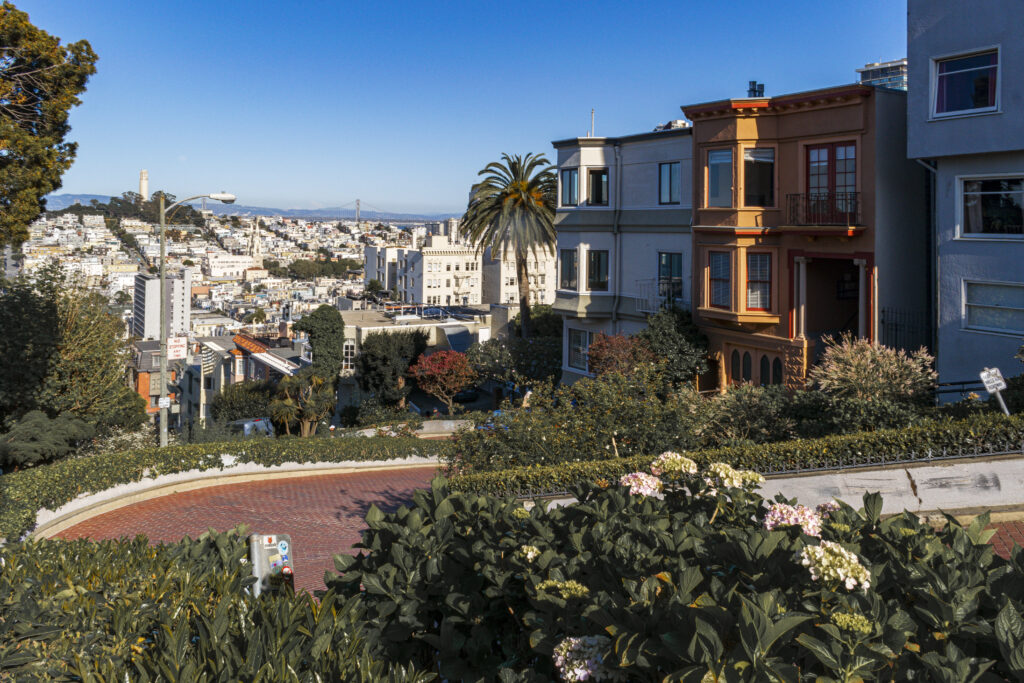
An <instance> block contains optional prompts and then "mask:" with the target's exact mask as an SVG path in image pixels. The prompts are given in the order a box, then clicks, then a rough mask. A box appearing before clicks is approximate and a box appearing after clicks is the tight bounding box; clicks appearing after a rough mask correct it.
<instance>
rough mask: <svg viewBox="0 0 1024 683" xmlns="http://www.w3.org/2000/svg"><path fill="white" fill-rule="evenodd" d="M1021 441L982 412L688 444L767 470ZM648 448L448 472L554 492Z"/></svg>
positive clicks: (1016, 426)
mask: <svg viewBox="0 0 1024 683" xmlns="http://www.w3.org/2000/svg"><path fill="white" fill-rule="evenodd" d="M1022 448H1024V417H1022V416H1012V417H1005V416H1002V415H984V416H978V417H975V418H972V419H969V420H960V421H952V420H937V421H934V422H930V423H926V424H922V425H918V426H913V427H907V428H905V429H886V430H879V431H875V432H859V433H856V434H846V435H837V436H827V437H822V438H820V439H795V440H793V441H780V442H777V443H769V444H751V445H743V446H733V447H729V448H717V449H713V450H699V451H690V452H688V453H687V456H688V457H690V458H692V459H693V460H694V461H695V462H697V464H698V465H707V464H709V463H713V462H724V463H728V464H730V465H733V466H735V467H741V468H745V469H751V470H756V471H758V472H761V473H763V474H770V473H772V472H780V471H792V470H809V469H818V468H829V467H837V466H839V465H840V464H851V463H856V464H858V465H870V464H882V463H883V462H885V461H891V460H892V459H893V458H894V457H896V456H910V457H913V458H914V459H919V460H927V459H928V457H929V455H931V456H932V457H938V456H942V455H954V454H966V453H975V452H977V453H978V454H979V455H984V454H986V453H993V452H1005V451H1015V450H1021V449H1022ZM652 455H656V454H648V455H637V456H631V457H626V458H611V459H603V460H589V461H580V462H569V463H559V464H557V465H549V466H539V467H538V466H533V467H519V468H513V469H508V470H504V471H501V472H477V473H473V472H465V473H462V474H457V475H455V476H453V477H452V478H451V487H452V489H454V490H457V491H473V492H478V493H491V494H496V495H527V494H537V493H545V492H561V491H567V490H569V489H570V488H573V487H575V486H576V485H578V484H580V483H583V482H593V481H596V480H598V479H606V480H609V481H611V480H615V479H618V477H620V476H622V475H623V474H626V473H628V472H636V471H639V470H646V469H647V467H648V465H649V464H650V461H651V457H652Z"/></svg>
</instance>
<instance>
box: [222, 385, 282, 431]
mask: <svg viewBox="0 0 1024 683" xmlns="http://www.w3.org/2000/svg"><path fill="white" fill-rule="evenodd" d="M274 391H275V387H274V382H271V381H269V380H263V381H259V382H238V383H236V384H229V385H227V386H226V387H224V390H223V391H221V392H220V393H219V394H217V395H216V396H214V397H213V403H211V404H210V414H211V415H212V416H213V419H214V420H217V421H218V422H224V423H226V422H232V421H234V420H249V419H252V418H254V417H270V401H271V399H272V398H274Z"/></svg>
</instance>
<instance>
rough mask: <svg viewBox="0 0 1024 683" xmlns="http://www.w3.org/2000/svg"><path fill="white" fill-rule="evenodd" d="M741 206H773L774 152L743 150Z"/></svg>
mask: <svg viewBox="0 0 1024 683" xmlns="http://www.w3.org/2000/svg"><path fill="white" fill-rule="evenodd" d="M743 205H744V206H775V150H774V149H772V148H770V147H765V148H747V149H744V150H743Z"/></svg>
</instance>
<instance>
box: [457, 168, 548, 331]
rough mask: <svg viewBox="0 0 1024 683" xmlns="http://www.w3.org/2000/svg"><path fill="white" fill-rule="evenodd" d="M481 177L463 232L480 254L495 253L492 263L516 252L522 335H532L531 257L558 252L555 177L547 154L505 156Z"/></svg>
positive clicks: (464, 222) (482, 173)
mask: <svg viewBox="0 0 1024 683" xmlns="http://www.w3.org/2000/svg"><path fill="white" fill-rule="evenodd" d="M477 175H481V176H486V177H485V178H484V179H483V180H482V181H480V182H479V183H476V184H475V185H473V189H472V194H471V195H470V198H469V206H468V207H466V213H465V215H463V216H462V221H461V223H460V226H459V229H460V231H461V232H462V234H463V235H465V236H466V237H467V238H468V239H469V240H470V241H471V242H472V243H473V244H475V245H476V248H477V250H478V251H483V250H485V249H486V248H487V247H490V248H491V257H492V258H498V259H501V258H504V256H505V254H506V253H507V252H508V251H511V252H512V253H513V254H514V255H515V258H516V279H518V281H519V310H520V314H521V316H522V326H521V330H522V336H523V337H524V338H526V337H529V336H530V327H531V325H530V278H529V273H528V272H527V270H526V264H527V259H528V258H529V256H530V254H533V255H534V256H536V254H537V250H538V249H541V250H543V251H546V252H548V253H549V254H553V253H554V251H555V243H556V237H555V185H556V183H555V174H554V171H553V167H552V166H551V164H550V162H549V161H548V160H547V157H545V156H544V155H543V154H527V155H526V156H525V157H521V156H519V155H518V154H516V155H513V156H509V155H508V154H502V155H501V163H499V162H496V161H495V162H491V163H490V164H487V166H486V167H485V168H484V169H483V170H482V171H480V173H478V174H477Z"/></svg>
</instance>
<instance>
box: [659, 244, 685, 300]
mask: <svg viewBox="0 0 1024 683" xmlns="http://www.w3.org/2000/svg"><path fill="white" fill-rule="evenodd" d="M658 296H663V297H665V298H666V299H669V300H671V301H676V300H679V299H682V298H683V255H682V254H679V253H670V252H658Z"/></svg>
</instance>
